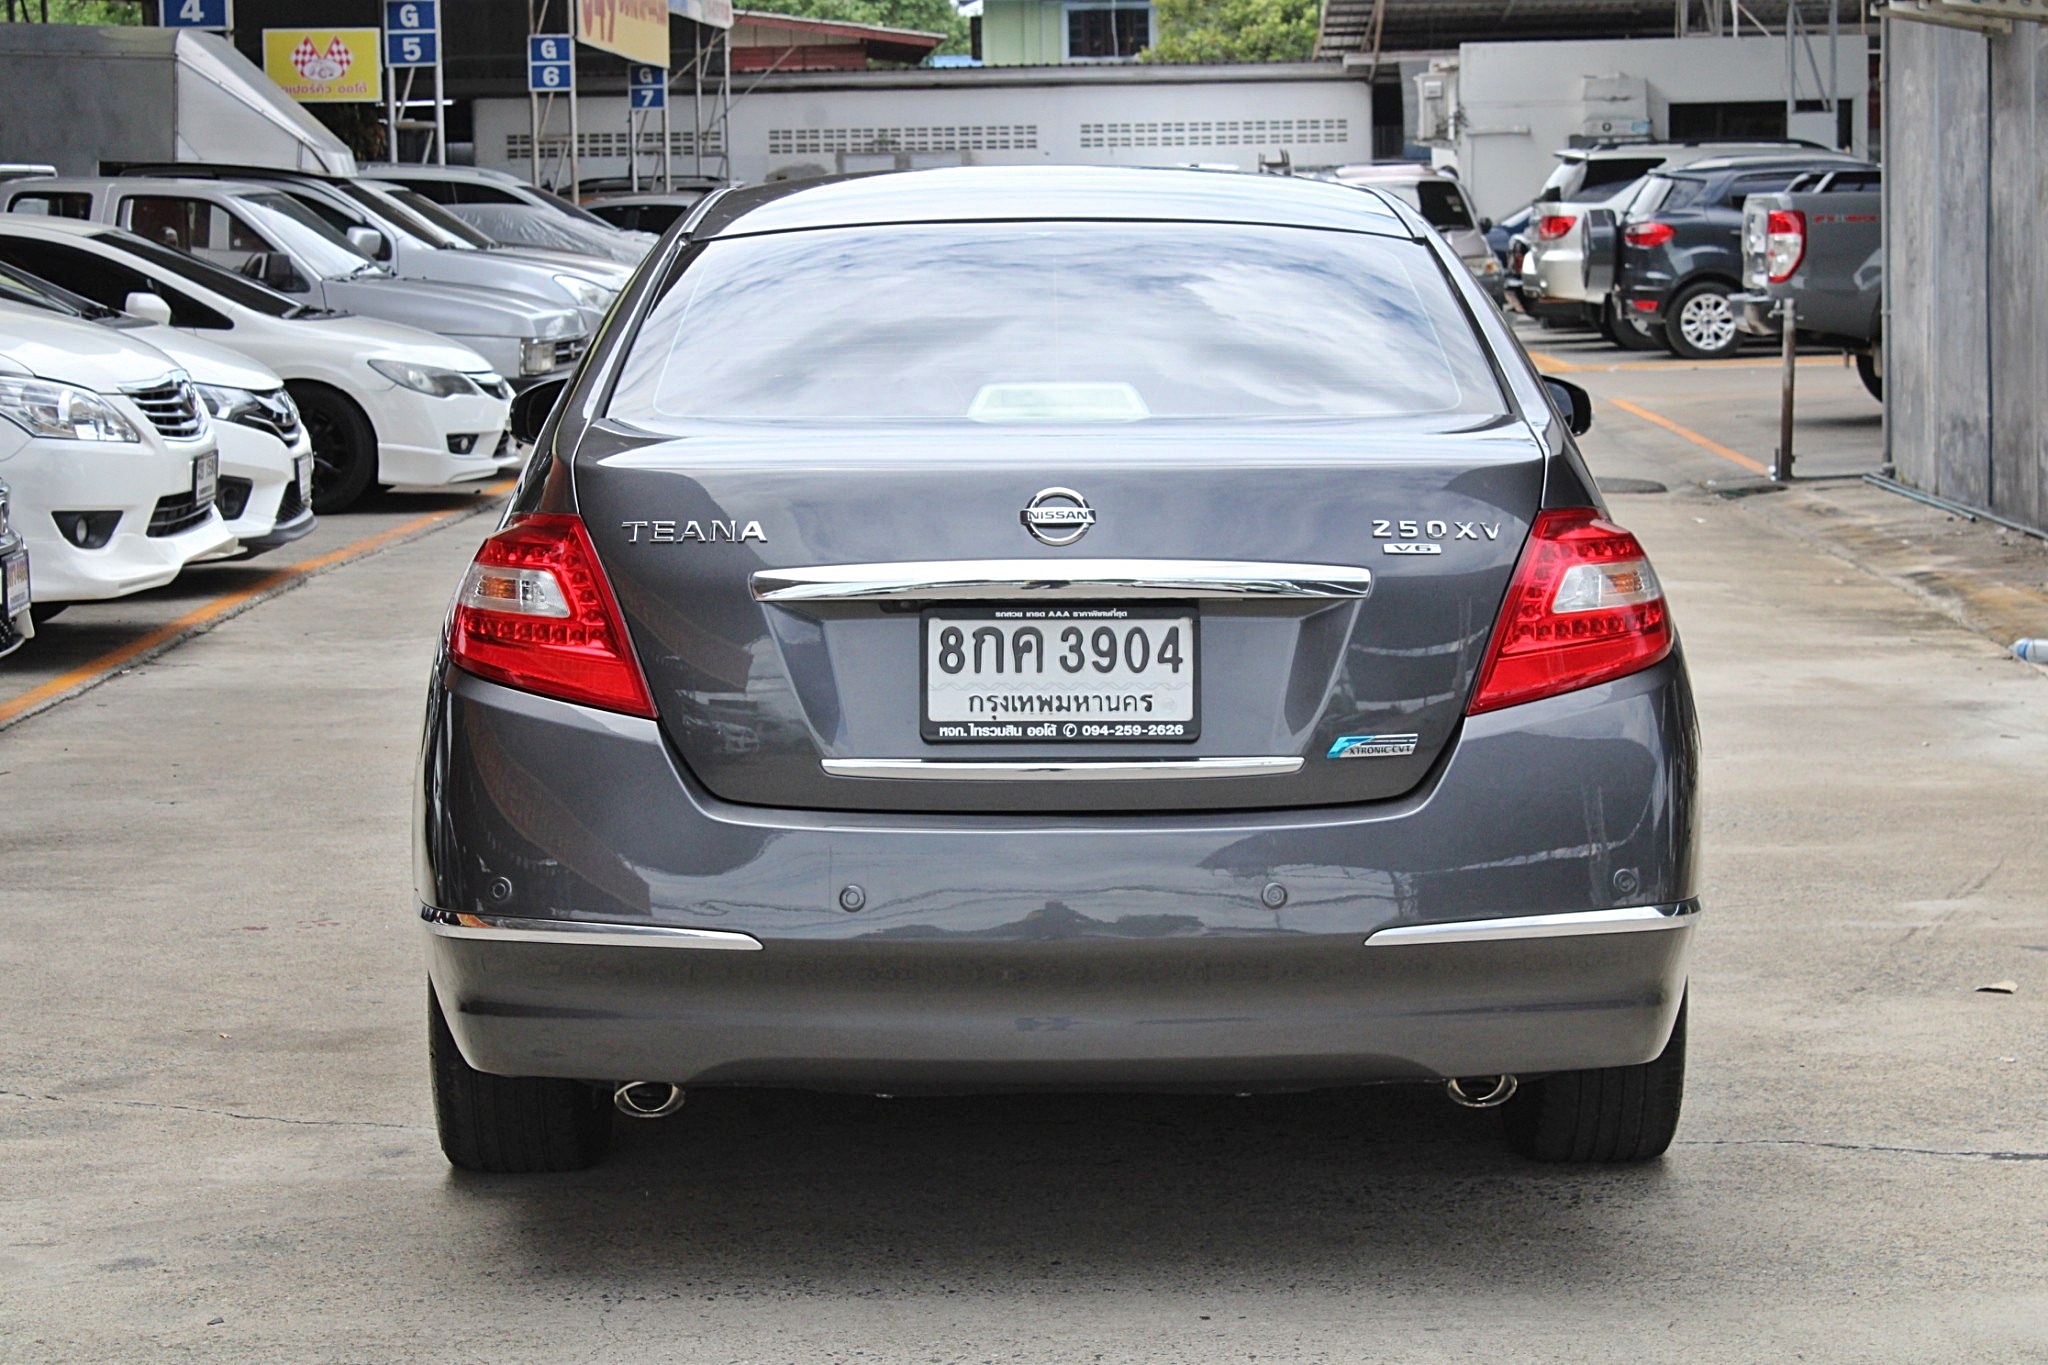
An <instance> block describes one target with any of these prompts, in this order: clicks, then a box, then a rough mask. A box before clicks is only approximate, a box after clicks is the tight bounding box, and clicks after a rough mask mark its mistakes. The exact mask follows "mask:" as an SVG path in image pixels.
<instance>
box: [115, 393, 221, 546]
mask: <svg viewBox="0 0 2048 1365" xmlns="http://www.w3.org/2000/svg"><path fill="white" fill-rule="evenodd" d="M126 392H127V394H128V397H129V398H130V399H131V400H132V401H133V402H134V404H135V406H136V407H138V408H141V409H142V415H143V416H144V417H147V418H148V419H149V424H150V425H151V426H153V427H155V428H156V429H157V431H158V432H159V433H160V434H162V435H165V436H169V437H172V438H182V437H187V436H197V435H198V434H199V433H200V432H202V431H204V430H205V429H206V418H205V415H204V414H203V413H202V412H201V411H200V408H199V395H198V394H197V393H196V392H194V391H193V388H192V385H191V383H190V382H189V381H188V380H185V379H177V380H172V381H167V382H165V383H162V384H153V385H151V386H150V387H148V388H145V389H129V390H127V391H126ZM151 534H152V535H153V534H155V532H151Z"/></svg>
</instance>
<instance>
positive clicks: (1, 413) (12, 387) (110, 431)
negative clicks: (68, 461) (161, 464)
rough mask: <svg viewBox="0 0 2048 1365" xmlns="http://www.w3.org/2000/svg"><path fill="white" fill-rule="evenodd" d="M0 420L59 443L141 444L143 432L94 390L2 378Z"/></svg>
mask: <svg viewBox="0 0 2048 1365" xmlns="http://www.w3.org/2000/svg"><path fill="white" fill-rule="evenodd" d="M0 417H5V418H7V419H8V420H9V421H11V422H13V423H14V424H15V425H17V426H19V427H21V428H23V429H24V430H26V431H27V432H28V433H29V434H30V435H31V436H50V437H54V438H56V439H57V440H60V441H124V442H132V441H140V440H141V439H142V435H141V433H139V432H137V431H136V430H135V428H134V427H133V426H132V425H130V423H129V421H128V419H127V418H125V417H123V416H122V415H121V414H120V413H118V412H116V411H115V410H114V406H113V404H111V403H109V402H108V401H107V400H106V399H104V398H102V397H100V396H99V395H98V394H96V393H94V392H93V391H92V390H91V389H81V388H75V387H73V386H72V385H70V384H56V383H52V382H50V381H49V380H46V379H12V378H7V377H4V376H0Z"/></svg>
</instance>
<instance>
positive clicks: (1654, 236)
mask: <svg viewBox="0 0 2048 1365" xmlns="http://www.w3.org/2000/svg"><path fill="white" fill-rule="evenodd" d="M1677 235H1678V229H1676V228H1674V227H1672V226H1671V224H1669V223H1630V224H1629V225H1628V226H1627V227H1625V228H1623V229H1622V231H1621V240H1623V241H1624V242H1627V243H1628V244H1629V245H1630V246H1662V245H1664V244H1665V243H1666V242H1668V241H1670V240H1671V239H1672V238H1673V237H1675V236H1677Z"/></svg>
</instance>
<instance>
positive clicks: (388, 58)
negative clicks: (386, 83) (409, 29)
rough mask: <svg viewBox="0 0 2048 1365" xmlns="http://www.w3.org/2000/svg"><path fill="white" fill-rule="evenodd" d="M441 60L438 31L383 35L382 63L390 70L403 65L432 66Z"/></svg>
mask: <svg viewBox="0 0 2048 1365" xmlns="http://www.w3.org/2000/svg"><path fill="white" fill-rule="evenodd" d="M440 60H441V35H440V34H438V33H387V34H385V35H384V65H386V66H388V67H390V68H391V69H392V70H394V71H395V70H397V69H398V68H400V67H404V66H433V65H434V64H435V63H436V62H438V61H440Z"/></svg>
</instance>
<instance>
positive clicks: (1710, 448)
mask: <svg viewBox="0 0 2048 1365" xmlns="http://www.w3.org/2000/svg"><path fill="white" fill-rule="evenodd" d="M1601 401H1602V402H1605V403H1611V404H1613V405H1614V406H1615V407H1617V408H1620V409H1621V410H1622V411H1623V412H1627V413H1633V414H1635V415H1636V416H1637V417H1640V418H1642V419H1643V420H1644V421H1645V422H1649V423H1651V424H1653V425H1655V426H1660V427H1662V428H1664V430H1666V431H1668V432H1670V433H1671V434H1672V435H1674V436H1682V437H1684V438H1685V439H1686V440H1688V441H1691V442H1692V443H1693V444H1694V445H1696V446H1698V447H1699V448H1700V449H1702V450H1705V451H1707V452H1708V453H1710V454H1714V455H1719V456H1720V457H1721V458H1722V459H1724V460H1732V461H1733V462H1734V463H1736V464H1739V465H1741V466H1742V467H1743V468H1744V469H1747V470H1750V471H1752V472H1754V473H1757V474H1768V473H1770V472H1771V471H1770V470H1769V469H1768V468H1766V467H1765V466H1763V465H1760V464H1758V463H1757V462H1756V461H1755V460H1752V459H1750V458H1749V456H1747V455H1744V454H1743V453H1742V452H1741V451H1739V450H1730V449H1729V448H1728V447H1727V446H1724V445H1722V444H1721V443H1720V442H1719V441H1716V440H1712V439H1710V438H1708V437H1705V436H1702V435H1700V434H1699V433H1698V432H1697V431H1694V430H1693V429H1692V428H1691V427H1682V426H1680V425H1678V423H1676V422H1674V421H1672V420H1671V419H1670V418H1669V417H1666V416H1664V415H1663V414H1662V413H1656V412H1651V411H1650V410H1649V409H1648V408H1645V407H1641V406H1638V405H1637V404H1635V403H1631V402H1629V401H1628V400H1627V399H1626V398H1606V399H1602V400H1601Z"/></svg>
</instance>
